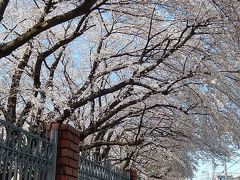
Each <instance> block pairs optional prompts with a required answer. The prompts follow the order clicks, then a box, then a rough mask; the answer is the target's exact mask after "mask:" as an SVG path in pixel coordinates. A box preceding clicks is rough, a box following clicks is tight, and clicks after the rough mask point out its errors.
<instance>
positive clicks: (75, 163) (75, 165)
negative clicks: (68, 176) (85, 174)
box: [68, 159, 78, 169]
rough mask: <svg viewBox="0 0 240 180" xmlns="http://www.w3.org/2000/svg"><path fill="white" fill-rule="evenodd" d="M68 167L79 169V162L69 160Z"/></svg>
mask: <svg viewBox="0 0 240 180" xmlns="http://www.w3.org/2000/svg"><path fill="white" fill-rule="evenodd" d="M68 165H69V166H70V167H73V168H75V169H77V168H78V161H76V160H72V159H69V161H68Z"/></svg>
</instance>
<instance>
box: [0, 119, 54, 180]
mask: <svg viewBox="0 0 240 180" xmlns="http://www.w3.org/2000/svg"><path fill="white" fill-rule="evenodd" d="M44 134H45V135H43V134H42V135H40V133H39V132H36V131H34V129H33V127H31V125H30V128H29V131H26V130H24V129H23V128H22V127H18V126H17V125H14V124H13V123H12V122H9V121H3V120H1V119H0V180H11V179H13V180H18V179H20V180H53V179H55V174H54V172H55V170H53V169H54V161H55V160H54V153H55V152H56V149H55V148H56V146H55V145H54V143H53V142H52V141H51V140H50V138H49V137H48V135H47V134H48V133H44Z"/></svg>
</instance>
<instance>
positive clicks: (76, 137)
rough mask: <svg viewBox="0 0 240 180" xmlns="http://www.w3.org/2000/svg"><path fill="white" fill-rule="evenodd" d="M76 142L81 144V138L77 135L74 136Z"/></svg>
mask: <svg viewBox="0 0 240 180" xmlns="http://www.w3.org/2000/svg"><path fill="white" fill-rule="evenodd" d="M74 142H75V144H79V143H80V137H79V136H77V135H75V136H74Z"/></svg>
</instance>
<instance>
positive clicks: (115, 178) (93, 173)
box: [78, 153, 130, 180]
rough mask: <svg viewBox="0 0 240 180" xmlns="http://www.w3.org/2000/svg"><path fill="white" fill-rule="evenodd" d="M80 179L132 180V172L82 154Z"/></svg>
mask: <svg viewBox="0 0 240 180" xmlns="http://www.w3.org/2000/svg"><path fill="white" fill-rule="evenodd" d="M78 180H130V173H129V172H126V171H122V170H119V169H117V168H116V167H112V166H111V165H110V164H104V163H103V162H101V161H97V160H96V159H94V158H91V156H89V155H87V154H86V153H82V154H80V162H79V173H78Z"/></svg>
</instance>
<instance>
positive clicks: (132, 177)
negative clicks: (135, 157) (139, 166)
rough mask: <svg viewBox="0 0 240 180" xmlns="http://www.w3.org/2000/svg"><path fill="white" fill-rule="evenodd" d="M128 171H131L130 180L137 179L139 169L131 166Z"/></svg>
mask: <svg viewBox="0 0 240 180" xmlns="http://www.w3.org/2000/svg"><path fill="white" fill-rule="evenodd" d="M128 171H129V172H130V180H137V170H136V169H134V168H131V169H129V170H128Z"/></svg>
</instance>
